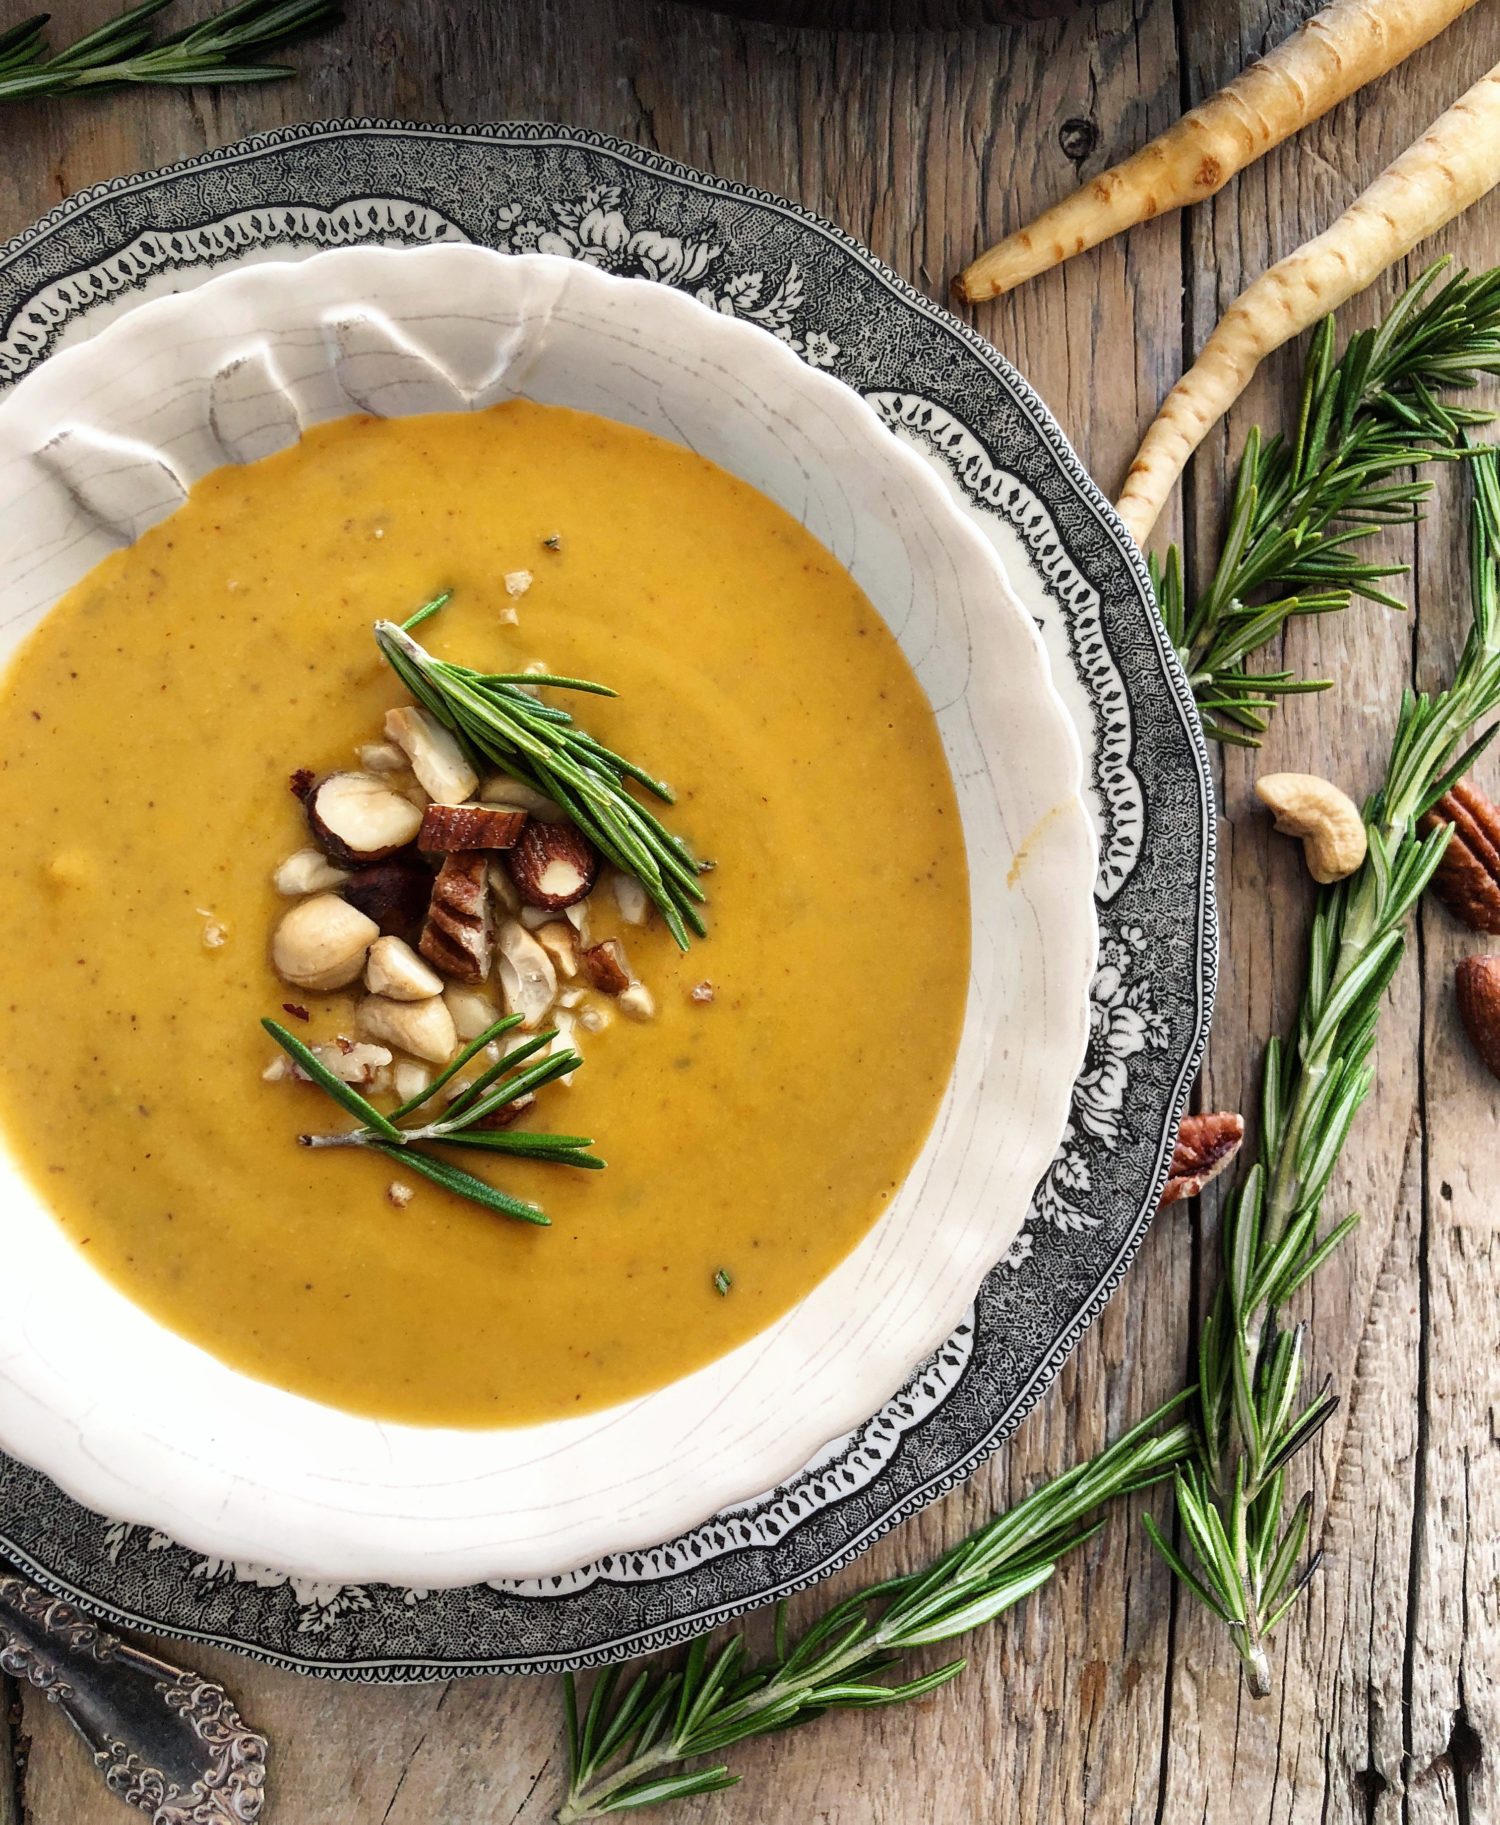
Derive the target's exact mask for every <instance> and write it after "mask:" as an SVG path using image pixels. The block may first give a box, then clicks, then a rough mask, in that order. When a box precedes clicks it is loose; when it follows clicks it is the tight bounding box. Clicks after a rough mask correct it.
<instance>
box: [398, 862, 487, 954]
mask: <svg viewBox="0 0 1500 1825" xmlns="http://www.w3.org/2000/svg"><path fill="white" fill-rule="evenodd" d="M488 867H489V856H488V855H487V854H486V853H485V851H484V850H482V849H458V850H455V851H454V852H453V854H452V855H446V856H444V857H443V865H442V867H441V868H440V869H439V870H438V877H437V879H436V880H435V881H434V882H433V884H432V900H431V903H430V904H429V905H428V908H427V921H426V923H425V924H424V925H423V927H422V938H421V942H420V943H419V944H418V946H417V949H418V950H420V951H421V953H422V955H423V956H424V957H425V958H426V959H427V961H428V962H429V963H430V964H432V965H433V966H434V967H435V968H437V969H439V970H441V971H442V973H443V974H444V975H445V976H451V977H452V979H453V980H454V981H455V982H469V983H479V982H483V981H484V980H485V978H486V977H487V976H488V975H489V973H490V965H491V964H492V963H493V961H494V955H495V933H494V925H493V922H492V919H491V916H490V895H489V884H488V882H487V880H486V878H485V871H486V870H487V868H488Z"/></svg>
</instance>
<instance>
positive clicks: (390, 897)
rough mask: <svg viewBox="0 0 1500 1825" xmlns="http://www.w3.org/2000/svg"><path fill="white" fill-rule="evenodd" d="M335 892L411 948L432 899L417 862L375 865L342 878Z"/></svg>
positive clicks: (428, 880)
mask: <svg viewBox="0 0 1500 1825" xmlns="http://www.w3.org/2000/svg"><path fill="white" fill-rule="evenodd" d="M339 892H340V893H341V894H342V895H343V897H344V898H345V899H346V900H347V901H348V902H349V904H350V905H351V906H355V907H358V909H359V910H360V912H362V913H363V914H364V915H365V916H366V918H369V919H373V920H374V921H375V923H376V925H377V926H379V928H380V930H381V931H382V932H385V933H387V934H388V935H390V936H392V937H396V938H402V939H404V940H405V941H406V942H407V943H408V944H415V943H416V941H417V939H418V938H419V937H420V936H421V932H422V922H423V920H425V919H426V917H427V905H428V902H429V901H430V900H431V898H432V876H431V874H429V873H428V871H427V870H426V869H425V868H424V867H423V866H422V864H421V863H420V862H417V861H405V860H400V859H397V860H392V861H389V862H376V863H375V864H374V866H373V867H371V868H361V869H359V870H358V871H357V872H356V873H354V874H351V875H346V876H345V878H344V884H343V886H342V887H341V888H340V889H339Z"/></svg>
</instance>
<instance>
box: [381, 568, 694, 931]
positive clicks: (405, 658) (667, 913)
mask: <svg viewBox="0 0 1500 1825" xmlns="http://www.w3.org/2000/svg"><path fill="white" fill-rule="evenodd" d="M447 601H448V597H447V595H441V596H435V597H434V598H433V599H432V601H430V602H428V603H426V604H425V605H424V606H423V607H422V608H419V609H418V610H417V612H416V613H415V614H414V615H413V616H412V617H411V618H410V620H408V621H407V622H406V623H405V624H404V625H403V626H401V627H397V626H395V625H394V624H393V623H391V622H389V621H379V622H377V623H376V626H375V639H376V641H377V642H378V644H379V646H380V650H381V652H382V653H383V654H384V655H385V657H386V659H387V660H388V661H389V662H390V665H391V668H392V670H393V671H394V672H395V673H396V675H397V676H398V677H399V678H400V680H401V682H402V683H403V684H404V685H406V687H407V689H408V690H410V691H411V692H412V694H413V695H414V696H416V697H417V698H419V699H420V701H421V703H422V705H423V707H424V708H425V709H426V710H427V711H428V713H429V714H430V715H431V716H433V717H435V718H436V719H437V721H438V722H439V723H440V724H441V725H442V726H443V728H445V729H447V730H448V731H449V732H450V733H451V734H453V735H454V736H456V737H457V738H458V741H459V743H460V746H461V747H463V748H465V749H467V750H468V751H469V752H470V753H472V754H473V755H475V756H476V757H478V758H479V759H480V760H487V761H489V762H491V763H492V764H493V765H494V766H497V767H503V768H505V769H507V772H508V774H509V776H511V777H512V778H514V779H518V780H523V781H525V782H526V783H527V784H528V785H530V786H531V787H533V788H534V789H535V790H537V791H539V792H541V793H543V794H545V795H546V797H547V798H548V799H549V800H551V801H552V802H553V803H554V804H556V805H558V806H560V807H561V808H562V809H563V810H564V811H565V812H566V813H567V815H568V817H569V818H571V820H572V822H573V824H574V826H575V827H576V828H577V829H578V830H580V831H582V832H583V834H584V835H585V836H586V837H587V838H588V840H589V841H590V842H591V843H592V844H593V845H594V847H595V848H596V849H598V850H599V852H600V853H601V854H602V855H605V856H607V857H608V858H609V859H610V861H612V862H614V863H615V864H616V866H617V867H620V868H623V869H625V870H626V871H627V872H629V873H630V874H632V875H634V876H635V878H636V879H637V880H638V881H640V883H641V885H642V886H643V887H644V888H645V889H646V892H647V893H648V894H649V895H650V896H651V898H652V900H653V901H655V903H656V905H657V906H658V907H659V908H660V910H661V913H662V915H663V917H664V918H665V919H666V921H667V926H668V929H669V930H670V931H671V933H672V936H673V937H674V938H675V939H676V940H677V942H678V944H679V945H680V946H681V948H682V949H683V950H686V949H687V948H688V929H689V928H691V929H692V930H693V931H694V932H695V933H696V934H697V935H698V936H699V937H700V938H701V937H702V936H703V935H704V931H705V927H704V924H703V917H702V915H701V914H700V912H699V911H698V908H699V906H700V905H701V904H702V903H703V901H704V899H705V898H706V896H705V894H704V892H703V889H702V887H701V886H700V885H699V883H698V876H699V875H700V874H701V873H703V872H704V869H703V865H702V863H700V862H698V861H697V860H696V859H695V858H694V856H693V853H692V851H691V850H690V849H689V848H688V846H687V844H686V843H684V842H683V841H682V839H681V838H680V837H676V836H673V834H672V833H671V831H670V830H668V829H667V827H666V825H665V824H663V823H662V821H661V819H660V818H659V817H657V816H656V815H655V813H654V812H652V811H650V810H648V809H647V808H646V806H644V805H643V804H641V803H640V802H639V801H638V800H637V799H634V798H632V797H631V796H630V794H629V793H628V792H627V791H626V790H625V781H626V780H627V779H630V780H635V781H636V782H637V783H638V784H639V785H641V786H643V787H644V788H645V789H646V791H647V792H650V793H652V794H654V796H655V797H657V798H659V799H661V800H662V801H663V802H664V803H666V804H669V805H670V804H671V803H672V802H673V793H672V789H671V787H670V786H666V785H664V784H663V783H662V782H661V781H660V780H659V779H653V778H652V776H651V775H650V774H649V773H647V772H646V770H645V769H644V768H643V767H639V766H637V765H636V764H635V763H634V762H633V761H628V760H626V759H625V758H624V757H623V756H622V755H619V754H616V753H614V752H613V751H612V750H611V749H609V748H606V747H605V746H604V744H603V743H602V742H599V741H596V740H595V739H594V737H593V736H592V735H589V734H588V733H586V732H585V731H584V730H583V729H580V728H579V727H578V726H577V725H576V724H575V723H574V721H573V718H572V717H571V716H570V715H569V714H568V713H567V711H566V710H560V709H557V708H555V707H553V706H552V705H546V704H542V703H540V702H538V701H537V699H536V696H535V695H534V693H535V692H536V690H537V689H538V688H539V687H540V686H543V685H551V686H553V687H554V688H556V689H560V690H568V691H589V692H592V693H593V694H594V695H596V696H599V697H613V696H614V692H613V691H611V690H610V689H609V687H608V686H607V685H602V684H591V683H590V682H589V681H588V680H586V679H583V678H557V677H553V676H552V675H551V674H550V673H525V672H474V671H470V670H469V668H468V667H467V666H462V665H451V664H449V663H447V662H446V661H445V660H441V659H435V658H433V656H432V654H431V653H429V652H427V651H426V650H425V649H424V648H423V647H421V646H419V645H418V644H417V642H416V641H415V640H414V639H413V638H412V636H411V629H412V628H413V627H415V626H417V625H419V624H420V623H421V622H422V621H425V620H426V619H427V618H428V617H429V616H430V615H432V614H434V613H435V612H436V611H437V610H438V609H440V608H441V607H443V606H444V604H445V603H446V602H447Z"/></svg>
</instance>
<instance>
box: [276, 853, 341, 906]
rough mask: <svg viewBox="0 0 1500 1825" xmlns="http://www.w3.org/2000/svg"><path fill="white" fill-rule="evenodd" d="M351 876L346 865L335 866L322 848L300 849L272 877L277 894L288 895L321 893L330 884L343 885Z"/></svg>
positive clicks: (332, 885) (330, 885)
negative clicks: (343, 866) (341, 866)
mask: <svg viewBox="0 0 1500 1825" xmlns="http://www.w3.org/2000/svg"><path fill="white" fill-rule="evenodd" d="M348 878H349V871H348V869H347V868H335V867H334V865H333V863H332V862H330V861H329V859H328V857H327V856H326V855H324V854H323V852H322V850H321V849H297V850H294V851H293V852H292V854H291V855H289V856H288V857H287V859H286V860H285V861H284V862H283V863H282V864H281V866H280V867H279V868H278V869H277V870H276V872H275V874H273V875H272V876H271V885H272V886H273V887H274V888H275V889H276V891H277V893H284V894H286V895H287V896H288V897H290V896H292V895H295V894H301V893H322V892H323V890H324V889H325V888H328V887H342V886H343V884H344V882H345V881H347V880H348Z"/></svg>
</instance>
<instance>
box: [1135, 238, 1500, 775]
mask: <svg viewBox="0 0 1500 1825" xmlns="http://www.w3.org/2000/svg"><path fill="white" fill-rule="evenodd" d="M1448 265H1449V262H1448V261H1446V260H1440V261H1438V262H1437V263H1436V264H1435V265H1433V266H1431V267H1429V268H1428V269H1427V271H1426V272H1425V273H1423V274H1422V276H1421V278H1419V279H1418V280H1417V281H1416V283H1415V284H1414V285H1412V286H1411V287H1410V289H1409V290H1408V291H1407V292H1406V293H1405V294H1404V296H1403V297H1401V298H1400V299H1399V300H1398V301H1397V303H1396V304H1395V305H1394V306H1393V308H1392V309H1391V311H1390V313H1389V314H1388V315H1387V316H1386V318H1385V320H1384V322H1382V323H1381V324H1380V325H1379V326H1378V328H1376V329H1373V330H1362V331H1360V332H1359V333H1358V334H1356V335H1354V336H1351V337H1350V338H1349V341H1348V344H1347V346H1346V347H1345V349H1344V352H1343V354H1342V355H1341V356H1339V357H1338V358H1337V359H1335V355H1334V327H1333V319H1332V318H1331V317H1329V318H1325V319H1324V321H1323V323H1322V324H1321V325H1320V326H1319V328H1318V330H1317V331H1316V333H1315V334H1314V337H1313V343H1312V348H1311V350H1310V352H1309V354H1308V358H1307V364H1306V367H1305V369H1304V372H1303V381H1302V403H1301V410H1300V411H1299V413H1298V418H1297V427H1296V430H1295V432H1294V433H1293V435H1292V436H1291V437H1290V438H1286V437H1280V436H1277V437H1273V438H1272V439H1270V440H1269V442H1267V441H1265V440H1263V438H1262V436H1261V433H1260V432H1259V431H1258V430H1252V431H1251V433H1250V435H1249V437H1248V438H1247V439H1246V440H1245V448H1244V452H1243V454H1242V455H1241V457H1240V462H1239V468H1238V470H1237V472H1236V476H1235V485H1234V491H1233V494H1232V496H1231V501H1230V507H1229V518H1228V524H1227V525H1226V527H1225V531H1224V540H1223V547H1222V550H1221V551H1220V555H1219V561H1218V564H1217V566H1216V568H1215V570H1214V574H1213V576H1212V578H1211V579H1210V580H1209V582H1208V584H1207V586H1206V587H1205V588H1204V589H1203V590H1202V591H1201V592H1200V593H1199V594H1198V595H1197V596H1196V598H1194V599H1191V600H1190V599H1189V596H1188V591H1187V586H1186V582H1185V580H1184V574H1183V563H1182V553H1181V551H1180V550H1179V548H1178V547H1177V546H1176V545H1173V546H1171V547H1170V548H1169V549H1168V552H1167V556H1166V561H1165V563H1159V562H1158V561H1157V559H1156V558H1155V557H1152V558H1151V559H1150V560H1149V563H1150V569H1151V581H1152V585H1153V587H1154V588H1155V591H1156V600H1157V605H1158V607H1159V609H1160V610H1161V616H1162V620H1163V621H1164V622H1165V624H1166V628H1167V632H1168V634H1169V635H1170V636H1171V639H1172V643H1173V645H1174V646H1175V647H1176V648H1177V651H1178V654H1179V656H1180V657H1181V659H1182V662H1183V665H1184V667H1185V668H1186V670H1187V674H1188V678H1189V680H1190V682H1191V684H1192V687H1193V694H1194V696H1195V697H1196V699H1197V701H1198V708H1199V711H1200V712H1201V714H1202V716H1203V721H1204V725H1205V727H1206V728H1207V730H1208V732H1209V734H1210V735H1212V736H1214V737H1216V738H1217V739H1218V740H1219V741H1224V742H1234V743H1238V744H1242V745H1246V746H1252V747H1253V746H1255V745H1257V744H1258V741H1259V737H1260V735H1261V733H1262V732H1263V731H1264V729H1265V727H1266V720H1267V716H1268V714H1269V712H1270V710H1271V708H1272V706H1273V704H1274V702H1275V700H1276V699H1277V698H1279V697H1285V696H1289V695H1291V694H1293V693H1296V692H1301V691H1321V690H1324V689H1326V688H1327V685H1328V682H1329V681H1328V680H1327V679H1304V678H1298V677H1297V676H1296V675H1295V674H1294V673H1292V672H1290V671H1279V672H1261V673H1255V672H1250V671H1248V670H1247V669H1246V662H1247V660H1248V659H1249V658H1250V656H1251V654H1253V653H1254V652H1256V651H1257V650H1258V649H1259V648H1261V647H1263V646H1265V645H1266V644H1267V643H1268V642H1269V641H1271V640H1273V639H1274V638H1275V637H1276V636H1277V635H1278V634H1279V633H1280V632H1281V631H1282V629H1283V628H1284V627H1285V626H1286V624H1287V622H1288V621H1290V620H1292V619H1293V618H1294V617H1296V616H1299V615H1326V614H1329V613H1332V612H1334V611H1336V610H1339V609H1343V608H1347V607H1348V606H1349V603H1350V602H1351V600H1352V599H1353V598H1354V597H1355V596H1360V597H1363V598H1364V599H1365V600H1367V601H1370V602H1379V603H1384V604H1385V605H1387V606H1388V607H1392V608H1400V607H1401V606H1402V604H1401V603H1400V601H1399V600H1398V599H1397V598H1396V597H1394V596H1392V595H1390V594H1389V593H1387V592H1386V591H1385V590H1384V589H1383V588H1382V587H1381V585H1382V584H1383V583H1385V582H1386V581H1387V580H1388V579H1390V578H1392V577H1395V576H1400V575H1402V574H1404V572H1405V569H1406V566H1405V565H1402V564H1392V563H1387V562H1381V561H1377V560H1373V559H1370V558H1367V557H1365V556H1364V555H1363V554H1362V553H1361V551H1360V550H1359V549H1358V547H1359V546H1360V545H1361V544H1362V543H1363V541H1364V540H1366V539H1368V538H1370V537H1371V536H1372V534H1374V533H1375V532H1376V531H1378V530H1379V528H1380V527H1382V526H1400V525H1407V524H1410V523H1411V522H1412V521H1414V520H1416V519H1417V518H1418V517H1420V508H1421V505H1422V502H1423V501H1424V500H1425V499H1426V498H1427V496H1428V494H1429V493H1430V492H1431V487H1432V484H1431V483H1430V482H1428V481H1423V480H1421V479H1419V478H1416V477H1414V476H1411V475H1409V474H1407V473H1406V472H1407V471H1409V470H1411V469H1413V468H1414V467H1416V466H1417V465H1418V464H1421V463H1426V462H1431V461H1434V460H1446V459H1450V458H1452V457H1455V456H1459V455H1461V454H1462V451H1463V442H1464V437H1465V433H1466V432H1467V430H1469V429H1470V428H1472V427H1473V426H1475V425H1478V424H1482V423H1484V422H1486V419H1487V416H1488V415H1487V414H1486V413H1483V412H1480V411H1477V410H1474V409H1473V408H1470V407H1466V406H1459V405H1455V404H1453V403H1451V402H1450V401H1445V400H1444V399H1443V398H1441V397H1440V394H1442V393H1444V392H1453V391H1461V390H1464V389H1467V388H1470V387H1472V386H1474V385H1475V384H1476V382H1477V381H1478V380H1479V379H1480V378H1481V377H1482V376H1484V375H1490V374H1496V373H1500V268H1497V269H1496V270H1494V271H1492V272H1487V273H1483V274H1481V275H1479V276H1478V277H1477V278H1470V277H1469V276H1468V275H1467V274H1466V273H1463V272H1459V273H1456V274H1454V275H1453V276H1452V277H1450V278H1449V279H1447V280H1446V281H1445V282H1444V283H1443V284H1442V285H1441V286H1437V281H1438V279H1439V277H1440V276H1441V275H1442V273H1443V271H1444V269H1445V268H1446V267H1447V266H1448ZM1434 286H1437V289H1436V290H1434V289H1433V288H1434Z"/></svg>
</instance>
